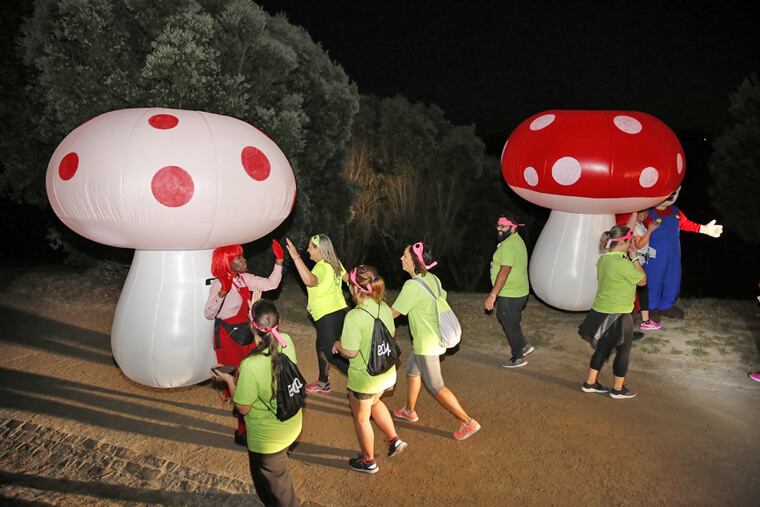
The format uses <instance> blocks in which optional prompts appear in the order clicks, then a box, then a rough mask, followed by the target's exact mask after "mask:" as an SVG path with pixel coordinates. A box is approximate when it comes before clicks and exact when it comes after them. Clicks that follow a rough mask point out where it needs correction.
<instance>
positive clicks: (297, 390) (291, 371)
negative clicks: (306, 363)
mask: <svg viewBox="0 0 760 507" xmlns="http://www.w3.org/2000/svg"><path fill="white" fill-rule="evenodd" d="M275 377H276V381H277V393H276V398H277V411H276V412H275V411H274V410H272V407H270V406H269V405H267V404H266V402H265V401H264V400H262V399H261V396H259V400H261V403H263V404H264V405H265V406H266V407H267V408H268V409H269V411H270V412H272V413H274V414H275V415H276V416H277V419H278V420H280V421H287V420H288V419H290V418H291V417H293V416H294V415H296V414H297V413H298V411H299V410H300V409H302V408H303V407H304V405H306V380H305V379H304V378H303V375H301V371H300V370H299V369H298V366H296V364H295V363H294V362H293V361H291V360H290V358H289V357H288V356H286V355H285V354H283V353H282V352H280V356H279V359H278V361H277V366H276V368H275Z"/></svg>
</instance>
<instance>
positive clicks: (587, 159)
mask: <svg viewBox="0 0 760 507" xmlns="http://www.w3.org/2000/svg"><path fill="white" fill-rule="evenodd" d="M501 165H502V173H503V175H504V179H505V180H506V181H507V184H508V185H509V186H510V188H511V189H512V190H514V191H515V193H517V194H518V195H519V196H521V197H523V198H524V199H526V200H528V201H530V202H532V203H534V204H538V205H539V206H543V207H546V208H550V209H552V212H551V214H550V216H549V220H548V221H547V223H546V226H545V227H544V229H543V231H542V232H541V235H540V237H539V238H538V241H537V242H536V246H535V248H534V251H533V255H532V256H531V260H530V282H531V286H532V287H533V291H534V292H535V293H536V295H537V296H538V297H539V298H541V299H542V300H543V301H545V302H546V303H548V304H550V305H552V306H555V307H557V308H561V309H564V310H576V311H579V310H588V309H589V308H590V307H591V304H592V303H593V300H594V295H595V293H596V288H597V283H596V260H597V259H598V256H599V252H598V248H599V237H600V236H601V234H602V232H604V231H606V230H608V229H609V228H610V227H611V226H612V225H614V224H615V217H614V215H615V214H616V213H626V212H631V211H636V210H640V209H645V208H649V207H651V206H654V205H656V204H658V203H660V202H662V201H663V199H665V198H667V196H669V195H670V194H671V193H672V192H673V191H674V190H675V189H676V188H678V186H679V185H680V184H681V181H682V180H683V177H684V155H683V148H682V147H681V143H680V142H679V141H678V138H677V137H676V136H675V134H674V133H673V132H672V131H671V130H670V129H669V128H668V127H667V126H666V125H665V124H664V123H662V122H661V121H660V120H658V119H657V118H655V117H653V116H651V115H648V114H645V113H640V112H620V111H547V112H544V113H539V114H537V115H535V116H533V117H531V118H528V119H527V120H525V121H524V122H523V123H521V124H520V125H519V126H518V127H517V128H516V129H515V131H514V132H513V133H512V135H511V136H510V137H509V139H508V141H507V144H506V145H505V146H504V151H503V152H502V156H501Z"/></svg>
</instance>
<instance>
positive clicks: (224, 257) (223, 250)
mask: <svg viewBox="0 0 760 507" xmlns="http://www.w3.org/2000/svg"><path fill="white" fill-rule="evenodd" d="M241 253H243V247H242V246H240V245H229V246H220V247H219V248H217V249H216V250H214V255H213V257H212V258H211V274H212V275H214V276H215V277H217V278H219V279H222V278H227V277H230V276H235V273H233V272H232V270H231V269H230V262H232V261H233V260H234V259H235V257H237V256H238V255H240V254H241Z"/></svg>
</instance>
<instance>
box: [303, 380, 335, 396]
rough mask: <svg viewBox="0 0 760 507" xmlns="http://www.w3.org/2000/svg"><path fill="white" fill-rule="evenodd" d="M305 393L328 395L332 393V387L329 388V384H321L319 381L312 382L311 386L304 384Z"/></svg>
mask: <svg viewBox="0 0 760 507" xmlns="http://www.w3.org/2000/svg"><path fill="white" fill-rule="evenodd" d="M306 392H308V393H319V394H330V393H331V392H332V387H330V383H329V382H328V383H326V384H322V383H320V382H319V381H316V382H314V383H313V384H306Z"/></svg>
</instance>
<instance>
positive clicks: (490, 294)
mask: <svg viewBox="0 0 760 507" xmlns="http://www.w3.org/2000/svg"><path fill="white" fill-rule="evenodd" d="M488 295H489V296H493V297H497V296H496V294H494V293H493V292H489V293H488Z"/></svg>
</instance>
